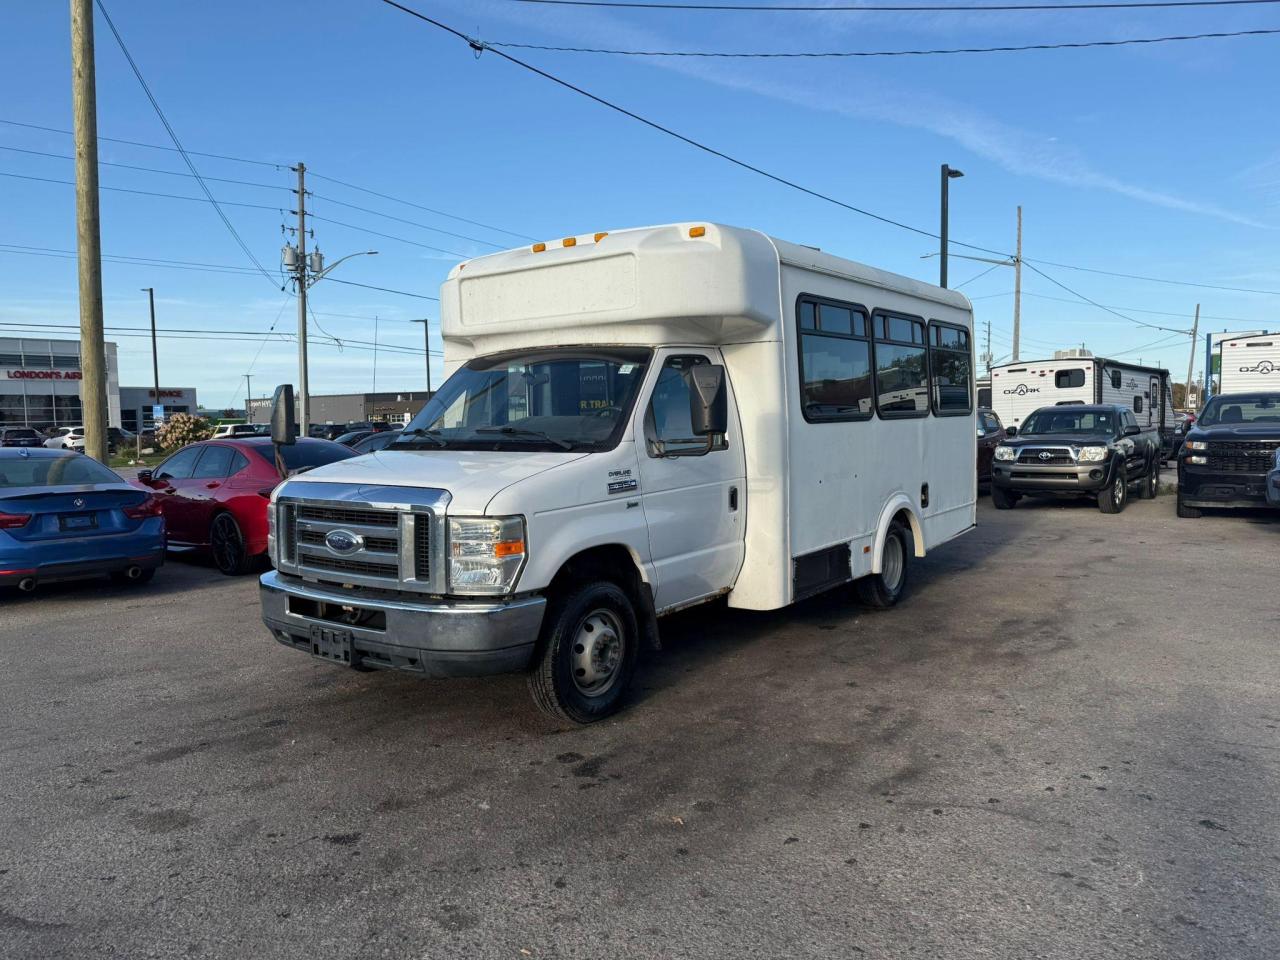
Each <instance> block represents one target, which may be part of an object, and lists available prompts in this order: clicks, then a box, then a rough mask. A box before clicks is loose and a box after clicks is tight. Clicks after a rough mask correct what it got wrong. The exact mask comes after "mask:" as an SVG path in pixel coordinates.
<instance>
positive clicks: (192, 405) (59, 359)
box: [0, 337, 197, 430]
mask: <svg viewBox="0 0 1280 960" xmlns="http://www.w3.org/2000/svg"><path fill="white" fill-rule="evenodd" d="M106 358H107V422H108V424H110V425H111V426H113V427H124V428H125V429H126V430H137V429H138V426H139V425H142V426H145V427H150V426H151V407H152V405H153V404H155V403H156V402H157V400H156V397H155V390H154V389H153V388H150V387H121V386H120V368H119V364H118V362H117V359H116V345H115V344H114V343H112V342H110V341H108V342H107V344H106ZM82 382H83V372H82V370H81V368H80V342H79V341H78V340H37V339H30V338H27V337H0V425H3V426H14V427H35V428H36V429H37V430H45V429H48V428H51V427H76V426H80V425H81V424H82V423H84V413H83V408H82V407H81V403H80V388H81V384H82ZM159 402H160V403H163V404H164V406H165V412H166V413H178V412H184V413H185V412H192V411H195V410H196V409H197V407H196V392H195V389H194V388H189V387H173V388H163V387H162V388H161V390H160V398H159Z"/></svg>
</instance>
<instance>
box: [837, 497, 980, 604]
mask: <svg viewBox="0 0 1280 960" xmlns="http://www.w3.org/2000/svg"><path fill="white" fill-rule="evenodd" d="M998 489H999V488H998V487H992V488H991V492H992V496H994V495H995V491H996V490H998ZM914 552H915V549H914V546H913V541H912V538H911V530H910V528H909V527H907V525H906V524H904V523H901V522H900V521H897V520H895V521H894V522H893V523H892V524H891V525H890V526H889V532H888V534H887V535H886V536H885V538H884V550H883V552H882V553H881V555H880V572H879V573H873V574H871V575H870V576H866V577H863V578H862V579H860V580H858V581H856V582H855V583H854V588H855V589H856V590H857V592H858V599H859V600H861V601H862V602H863V603H865V604H866V605H867V606H869V607H871V608H872V609H874V610H888V609H889V608H890V607H892V606H894V605H895V604H897V602H898V601H899V600H901V599H902V595H903V594H904V593H906V590H907V571H908V569H909V567H910V562H911V555H912V553H914Z"/></svg>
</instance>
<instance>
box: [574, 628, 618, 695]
mask: <svg viewBox="0 0 1280 960" xmlns="http://www.w3.org/2000/svg"><path fill="white" fill-rule="evenodd" d="M626 644H627V638H626V632H625V631H624V630H623V628H622V622H621V621H620V620H619V619H618V616H617V614H615V613H614V612H613V611H612V610H607V609H605V608H603V607H600V608H597V609H595V610H592V611H591V612H590V613H588V614H587V615H586V616H585V617H583V618H582V619H581V620H580V621H579V622H578V628H577V629H576V630H575V631H574V635H573V645H572V646H571V647H570V648H569V675H570V676H571V677H572V678H573V685H574V686H575V687H577V688H578V692H579V693H581V694H582V695H583V696H587V697H601V696H604V695H605V694H606V693H608V692H609V691H610V690H611V689H612V688H613V686H614V684H615V683H617V681H618V676H619V674H621V672H622V662H623V659H624V658H625V655H626Z"/></svg>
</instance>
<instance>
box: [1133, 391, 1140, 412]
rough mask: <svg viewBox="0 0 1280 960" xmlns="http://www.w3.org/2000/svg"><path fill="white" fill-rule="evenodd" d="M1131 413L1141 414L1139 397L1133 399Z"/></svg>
mask: <svg viewBox="0 0 1280 960" xmlns="http://www.w3.org/2000/svg"><path fill="white" fill-rule="evenodd" d="M1133 412H1134V413H1141V412H1142V397H1139V396H1136V395H1135V396H1134V398H1133Z"/></svg>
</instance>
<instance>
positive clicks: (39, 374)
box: [5, 370, 83, 380]
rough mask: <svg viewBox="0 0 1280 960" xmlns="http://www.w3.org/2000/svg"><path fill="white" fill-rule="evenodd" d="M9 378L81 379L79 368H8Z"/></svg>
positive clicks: (7, 374)
mask: <svg viewBox="0 0 1280 960" xmlns="http://www.w3.org/2000/svg"><path fill="white" fill-rule="evenodd" d="M5 373H6V376H8V378H9V379H10V380H82V379H83V375H82V374H81V373H80V371H79V370H8V371H6V372H5Z"/></svg>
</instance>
